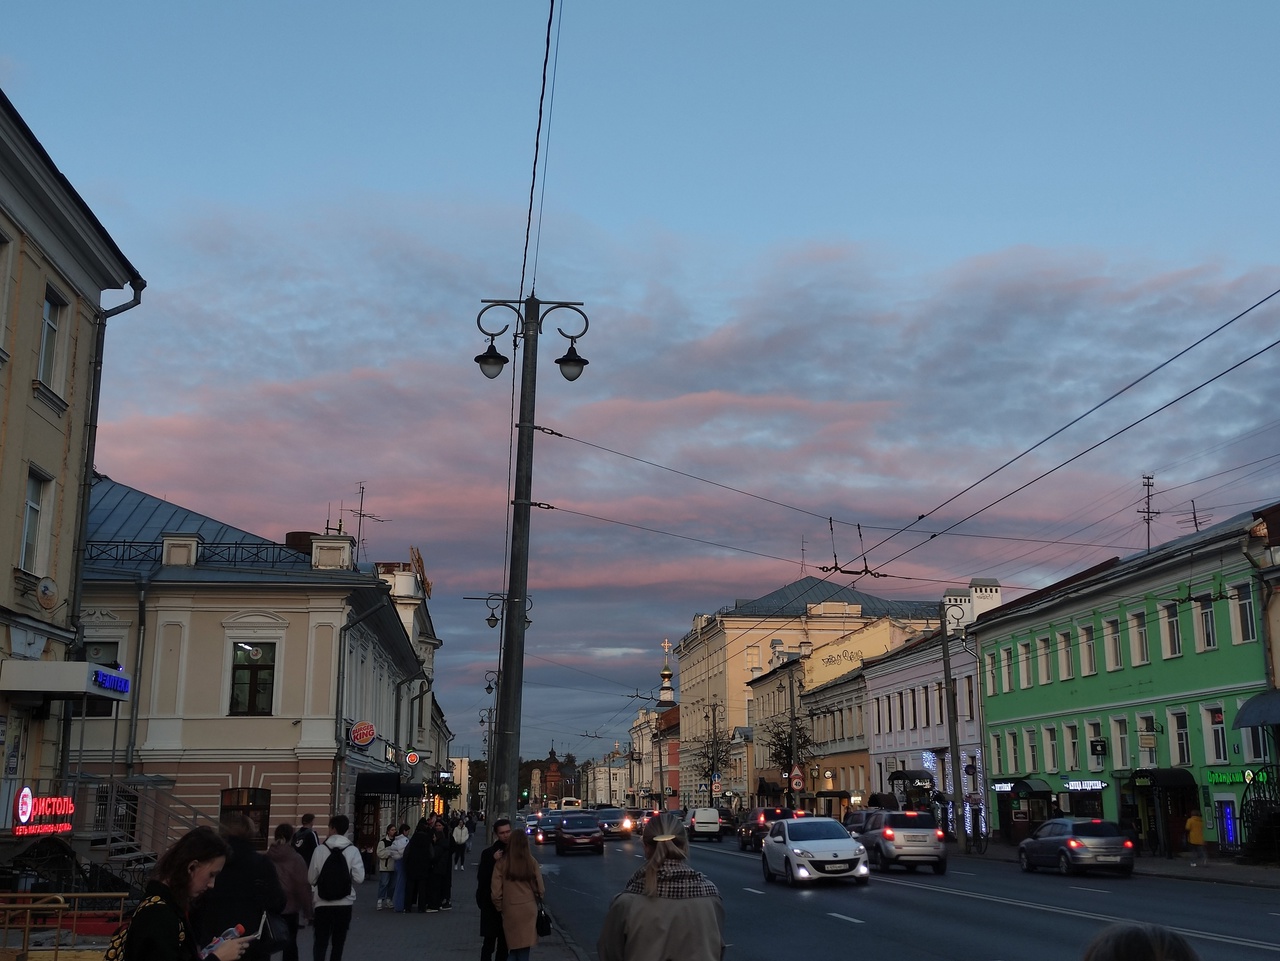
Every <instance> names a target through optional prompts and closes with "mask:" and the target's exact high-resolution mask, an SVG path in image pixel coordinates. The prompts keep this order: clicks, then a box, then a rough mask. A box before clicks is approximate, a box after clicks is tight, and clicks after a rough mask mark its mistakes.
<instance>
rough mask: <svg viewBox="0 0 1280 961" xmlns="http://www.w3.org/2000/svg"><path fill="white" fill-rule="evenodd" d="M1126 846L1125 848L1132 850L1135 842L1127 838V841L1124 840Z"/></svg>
mask: <svg viewBox="0 0 1280 961" xmlns="http://www.w3.org/2000/svg"><path fill="white" fill-rule="evenodd" d="M1124 846H1125V847H1127V848H1131V847H1133V842H1132V841H1130V840H1129V839H1128V838H1125V839H1124Z"/></svg>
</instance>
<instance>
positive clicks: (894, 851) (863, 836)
mask: <svg viewBox="0 0 1280 961" xmlns="http://www.w3.org/2000/svg"><path fill="white" fill-rule="evenodd" d="M943 837H944V834H943V831H942V828H940V827H938V822H937V821H936V820H934V817H933V815H932V814H931V813H930V812H928V811H872V812H871V814H870V815H869V816H868V817H867V820H866V823H865V824H864V825H863V828H862V831H861V832H859V834H858V836H857V838H858V840H859V841H861V842H862V843H863V845H865V846H866V849H867V858H868V860H869V861H870V862H871V864H872V865H873V866H874V867H876V868H877V869H878V870H880V871H888V870H889V868H890V867H892V866H893V865H895V864H901V865H902V866H903V867H905V868H906V869H907V870H908V871H914V870H915V869H916V868H917V867H918V866H919V865H921V864H929V865H932V867H933V873H934V874H946V873H947V847H946V844H944V843H943Z"/></svg>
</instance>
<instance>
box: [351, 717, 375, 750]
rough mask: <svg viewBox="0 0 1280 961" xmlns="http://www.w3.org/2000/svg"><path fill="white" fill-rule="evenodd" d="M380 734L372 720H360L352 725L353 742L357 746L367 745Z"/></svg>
mask: <svg viewBox="0 0 1280 961" xmlns="http://www.w3.org/2000/svg"><path fill="white" fill-rule="evenodd" d="M377 736H378V731H377V729H376V728H375V727H374V726H373V722H372V721H360V722H358V723H356V724H353V725H352V726H351V743H352V744H354V745H355V746H356V747H367V746H368V745H369V744H371V743H373V739H374V738H375V737H377Z"/></svg>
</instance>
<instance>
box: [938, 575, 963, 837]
mask: <svg viewBox="0 0 1280 961" xmlns="http://www.w3.org/2000/svg"><path fill="white" fill-rule="evenodd" d="M957 606H959V605H957ZM948 609H949V605H948V604H947V602H946V600H943V601H941V602H939V604H938V610H939V613H940V614H941V615H942V624H941V626H940V627H939V630H940V631H941V632H942V679H943V683H944V684H945V685H946V689H947V754H948V756H949V762H948V764H947V770H948V772H949V773H950V774H951V819H952V821H953V822H954V823H955V833H956V841H957V842H958V843H959V845H960V850H961V851H963V850H964V842H965V828H964V818H963V817H961V816H960V812H961V810H962V809H961V807H960V804H961V801H962V798H961V797H960V796H959V795H960V794H961V789H960V773H961V771H960V732H959V729H958V728H957V727H956V682H955V678H953V677H952V676H951V630H950V628H949V627H948V625H947V611H948ZM961 610H963V608H961ZM942 786H943V787H946V782H945V781H943V784H942Z"/></svg>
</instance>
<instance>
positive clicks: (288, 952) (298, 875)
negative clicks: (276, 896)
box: [267, 824, 314, 961]
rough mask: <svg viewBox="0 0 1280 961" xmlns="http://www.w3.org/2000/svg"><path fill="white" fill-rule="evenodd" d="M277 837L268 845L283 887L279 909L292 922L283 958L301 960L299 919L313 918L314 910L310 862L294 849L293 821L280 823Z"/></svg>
mask: <svg viewBox="0 0 1280 961" xmlns="http://www.w3.org/2000/svg"><path fill="white" fill-rule="evenodd" d="M275 837H276V841H275V844H273V845H271V847H269V848H267V860H269V861H270V862H271V864H272V866H273V867H274V868H275V869H276V875H277V877H279V878H280V887H282V888H284V910H283V911H282V912H280V913H281V914H283V915H284V920H285V924H287V925H288V926H289V940H288V941H286V942H285V944H284V958H283V959H282V961H298V922H299V921H310V920H311V918H312V916H313V914H314V909H313V907H312V904H311V883H310V882H309V881H308V880H307V866H306V865H305V864H303V863H302V858H300V857H298V853H297V852H296V851H295V850H294V849H293V825H292V824H277V825H276V834H275Z"/></svg>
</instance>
